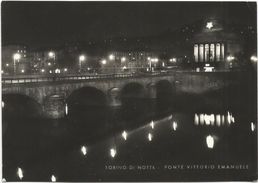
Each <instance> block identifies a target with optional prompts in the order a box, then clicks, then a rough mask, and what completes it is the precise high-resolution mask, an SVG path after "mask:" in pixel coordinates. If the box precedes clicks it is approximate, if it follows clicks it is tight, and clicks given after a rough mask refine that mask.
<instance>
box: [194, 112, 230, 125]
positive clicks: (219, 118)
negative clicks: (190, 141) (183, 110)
mask: <svg viewBox="0 0 258 183" xmlns="http://www.w3.org/2000/svg"><path fill="white" fill-rule="evenodd" d="M225 119H226V120H225ZM231 123H235V117H234V116H233V115H232V113H230V112H229V111H228V112H227V114H203V113H201V114H196V113H195V114H194V124H195V125H196V126H199V125H201V126H202V125H206V126H218V127H219V126H225V125H227V126H230V124H231Z"/></svg>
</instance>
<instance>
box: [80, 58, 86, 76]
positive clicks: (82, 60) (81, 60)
mask: <svg viewBox="0 0 258 183" xmlns="http://www.w3.org/2000/svg"><path fill="white" fill-rule="evenodd" d="M85 60H86V57H85V56H84V55H80V56H79V72H81V69H82V62H84V61H85Z"/></svg>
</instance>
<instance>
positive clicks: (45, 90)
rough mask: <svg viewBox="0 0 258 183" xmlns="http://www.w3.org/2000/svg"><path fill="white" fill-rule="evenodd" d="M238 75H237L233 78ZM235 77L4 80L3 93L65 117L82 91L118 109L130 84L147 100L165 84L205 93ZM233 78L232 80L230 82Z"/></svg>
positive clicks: (220, 74) (192, 74) (182, 75)
mask: <svg viewBox="0 0 258 183" xmlns="http://www.w3.org/2000/svg"><path fill="white" fill-rule="evenodd" d="M234 75H235V74H234ZM231 76H232V73H226V72H224V73H223V72H216V73H196V72H174V73H159V74H141V75H139V74H134V75H133V74H116V75H114V74H112V75H76V76H75V75H67V76H58V77H47V76H40V77H39V76H37V77H35V76H26V77H15V78H14V77H3V78H2V93H3V95H5V94H21V95H25V96H29V97H30V98H33V99H34V100H35V101H37V102H38V103H39V104H41V105H42V106H43V110H44V113H45V115H46V116H47V117H51V118H58V117H62V116H63V115H64V113H65V100H66V99H67V98H68V97H69V96H70V95H71V94H72V93H73V92H74V91H77V90H79V89H81V88H85V87H91V88H95V89H97V90H99V91H101V92H102V93H104V94H105V96H106V98H107V101H108V104H109V105H110V106H118V105H120V104H121V102H120V93H121V92H120V91H121V90H122V89H123V88H125V87H126V86H127V85H128V84H131V83H136V84H138V85H140V86H142V87H143V90H144V94H145V97H149V98H156V90H157V84H158V83H159V82H161V81H166V82H167V83H169V85H170V86H171V87H172V88H173V90H175V91H179V92H180V91H183V92H191V93H202V92H206V91H208V90H212V89H217V88H221V87H223V86H225V85H227V84H228V82H232V81H233V80H235V81H237V80H236V78H234V77H231ZM231 78H232V79H231Z"/></svg>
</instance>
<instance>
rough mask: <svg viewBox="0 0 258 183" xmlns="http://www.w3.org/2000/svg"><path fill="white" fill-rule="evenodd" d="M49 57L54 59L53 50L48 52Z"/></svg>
mask: <svg viewBox="0 0 258 183" xmlns="http://www.w3.org/2000/svg"><path fill="white" fill-rule="evenodd" d="M48 56H49V58H54V59H55V53H54V52H53V51H50V52H48Z"/></svg>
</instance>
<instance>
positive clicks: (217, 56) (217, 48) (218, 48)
mask: <svg viewBox="0 0 258 183" xmlns="http://www.w3.org/2000/svg"><path fill="white" fill-rule="evenodd" d="M216 61H217V62H218V61H220V43H217V44H216Z"/></svg>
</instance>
